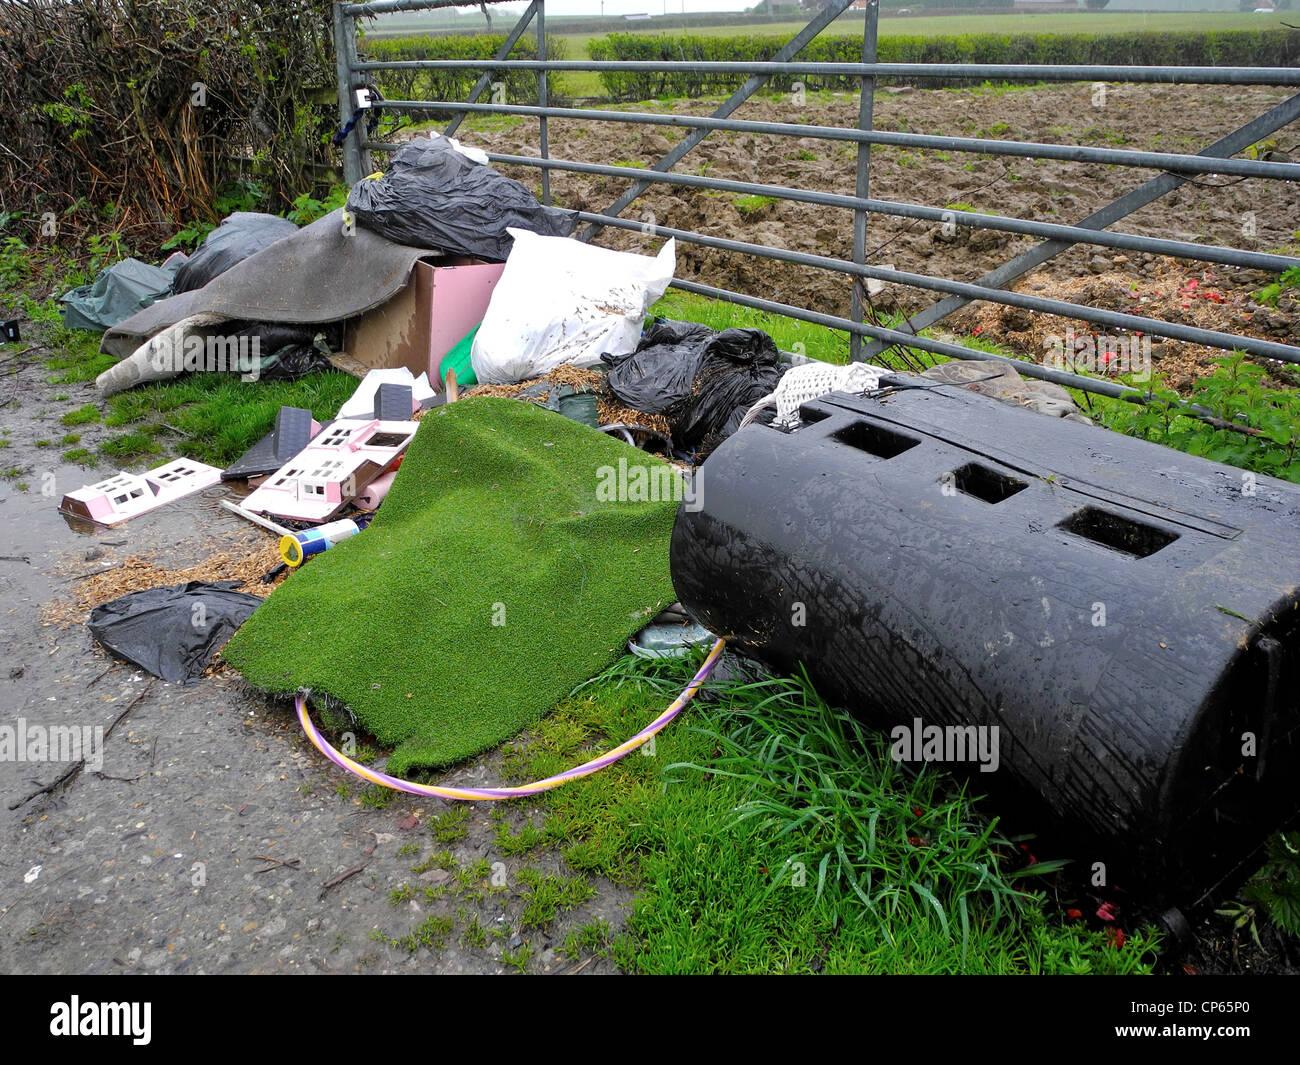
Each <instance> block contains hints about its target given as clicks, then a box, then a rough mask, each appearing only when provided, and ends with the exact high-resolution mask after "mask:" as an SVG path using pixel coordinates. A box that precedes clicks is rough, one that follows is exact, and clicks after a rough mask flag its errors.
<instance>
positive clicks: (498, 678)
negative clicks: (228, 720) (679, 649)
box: [223, 398, 677, 775]
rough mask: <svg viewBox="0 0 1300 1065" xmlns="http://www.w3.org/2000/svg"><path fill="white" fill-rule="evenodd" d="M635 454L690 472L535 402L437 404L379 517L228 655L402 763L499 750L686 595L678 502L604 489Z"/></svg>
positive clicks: (265, 609)
mask: <svg viewBox="0 0 1300 1065" xmlns="http://www.w3.org/2000/svg"><path fill="white" fill-rule="evenodd" d="M620 459H622V460H623V461H624V462H625V463H626V464H627V467H628V469H629V471H631V470H632V469H633V468H635V467H637V466H642V467H645V468H647V469H648V470H650V471H655V470H663V471H664V474H666V476H664V475H660V477H659V478H657V480H658V482H659V483H660V485H661V486H662V485H667V484H670V483H672V482H670V481H669V477H672V478H675V477H676V476H677V475H676V474H675V473H672V471H671V470H669V469H668V467H667V466H666V464H665V463H663V462H662V461H661V460H659V459H656V458H654V457H652V456H649V455H646V454H645V453H644V452H640V451H637V450H635V449H634V448H630V447H628V446H627V445H625V444H623V443H621V442H619V441H617V440H614V439H612V438H611V437H609V436H606V435H604V434H602V433H598V432H596V431H594V430H592V429H589V428H587V427H586V426H583V425H579V424H578V423H577V422H573V421H569V420H568V419H566V418H563V417H560V416H559V415H557V414H553V413H551V412H550V411H546V410H541V409H538V408H536V407H534V406H533V405H532V404H528V403H520V402H518V401H516V400H509V399H488V398H485V399H465V400H462V401H460V402H459V403H454V404H450V405H448V406H446V407H439V408H437V409H435V410H432V411H430V412H429V413H428V414H427V415H426V416H425V417H424V418H422V419H421V421H420V429H419V432H418V433H417V434H416V437H415V440H414V441H413V442H412V444H411V446H410V448H409V449H408V451H407V455H406V459H405V461H404V462H403V464H402V468H401V470H400V472H399V473H398V476H397V479H396V480H395V481H394V483H393V488H392V490H391V491H390V492H389V494H388V498H387V499H386V500H385V501H384V505H383V506H382V507H381V508H380V510H379V513H378V515H377V517H376V518H375V520H374V522H373V523H371V525H370V527H369V528H368V529H366V530H365V532H363V533H362V534H361V535H359V536H355V537H353V538H351V539H349V540H345V541H343V542H342V543H340V544H338V545H337V546H335V547H332V548H330V550H328V551H327V552H325V553H324V554H322V555H319V556H317V557H316V558H314V559H312V560H311V561H310V562H308V563H307V564H306V565H305V566H303V567H302V569H301V571H299V572H296V573H294V574H293V575H292V576H291V577H290V578H289V579H288V580H287V581H285V582H284V584H283V585H282V586H281V587H280V588H278V589H277V590H276V591H275V592H274V594H272V595H271V597H270V598H269V599H268V600H267V601H266V603H265V604H264V605H263V606H262V607H261V608H260V609H259V610H257V611H256V612H255V613H254V614H253V616H252V617H251V618H249V620H248V621H247V622H246V623H245V624H244V626H243V627H242V628H241V629H240V630H239V632H238V633H236V634H235V636H234V638H233V639H231V641H230V642H229V643H228V644H227V645H226V648H225V650H224V652H223V653H224V657H225V658H226V659H227V661H229V662H230V663H231V664H232V665H234V666H235V667H236V668H238V669H239V670H241V671H242V672H243V674H244V676H245V678H246V679H247V680H248V681H249V682H250V683H251V684H253V685H255V686H257V687H259V688H263V689H265V690H267V691H272V692H293V691H297V690H298V689H300V688H308V689H311V691H312V692H313V693H314V694H316V695H320V694H321V693H325V694H328V695H329V696H332V697H333V698H334V699H336V700H338V701H340V702H342V703H344V704H346V706H347V707H348V708H349V709H350V710H351V711H352V713H353V714H355V716H356V719H357V722H358V724H359V725H360V726H361V727H362V728H365V729H367V730H368V731H369V732H371V733H372V734H373V735H374V736H375V738H376V739H378V740H379V742H380V743H382V744H385V745H395V746H396V749H395V750H394V752H393V755H392V757H391V758H390V759H389V762H388V766H387V770H388V772H390V773H394V774H397V775H401V774H403V773H405V772H407V771H408V770H410V769H411V768H412V767H420V766H428V767H434V766H442V765H446V764H448V763H451V762H455V761H458V760H460V759H462V758H466V757H469V756H470V755H474V754H477V753H479V752H480V751H483V750H486V749H488V748H491V747H494V746H496V745H498V744H500V743H501V742H502V741H503V740H506V739H508V738H509V737H511V736H513V735H515V734H516V733H518V732H519V731H520V730H521V729H522V728H524V727H525V726H526V725H528V724H529V723H531V722H533V721H536V720H537V719H538V718H540V717H542V716H543V715H544V714H545V713H546V712H547V710H549V709H550V708H551V707H552V706H554V705H555V704H556V703H557V702H558V701H559V700H561V699H563V698H564V697H565V696H567V695H568V694H569V693H570V692H571V691H572V690H573V688H574V687H575V686H576V685H578V684H580V683H581V682H582V681H584V680H586V679H587V678H588V677H591V676H593V675H594V674H596V673H598V672H600V671H601V669H603V668H604V667H605V666H607V665H608V664H609V663H610V662H611V661H612V660H613V659H615V658H616V657H617V656H618V655H619V654H621V653H622V651H623V648H624V646H625V643H626V641H627V639H628V637H629V636H631V635H632V634H633V633H634V632H636V631H637V630H638V629H639V628H640V627H641V626H642V625H644V624H645V623H646V622H647V621H648V620H649V619H650V618H651V617H653V616H654V614H655V613H656V612H657V611H658V609H659V608H660V607H662V606H663V605H664V604H666V603H668V602H671V601H672V599H673V590H672V581H671V580H670V578H669V574H668V538H669V534H670V533H671V531H672V525H673V518H674V515H675V513H676V509H677V504H676V502H674V501H673V500H672V499H671V498H664V494H665V493H663V492H662V490H661V491H660V492H659V493H658V496H659V499H660V501H659V502H641V501H636V502H633V501H622V502H620V501H610V500H607V499H605V498H604V497H605V496H606V495H608V493H607V492H606V491H605V489H606V488H607V487H608V486H610V485H612V483H613V480H612V478H611V473H610V471H611V470H613V471H617V469H618V467H619V460H620ZM624 483H625V484H628V485H631V484H632V478H631V477H629V478H628V479H627V480H626V481H625V482H624ZM626 494H628V495H631V494H632V493H631V492H628V493H626Z"/></svg>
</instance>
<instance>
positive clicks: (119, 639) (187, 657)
mask: <svg viewBox="0 0 1300 1065" xmlns="http://www.w3.org/2000/svg"><path fill="white" fill-rule="evenodd" d="M242 583H243V582H242V581H213V582H212V583H205V582H203V581H190V582H189V583H187V584H173V585H164V586H161V587H158V588H149V589H146V590H145V591H143V592H131V593H130V594H129V595H123V596H120V597H119V598H117V599H114V600H112V601H111V602H108V603H103V604H101V605H100V606H97V607H95V609H94V610H92V611H91V612H90V618H89V620H88V621H87V622H86V624H87V626H88V627H89V629H90V631H91V634H92V635H93V636H94V637H95V639H97V640H98V641H99V642H100V643H101V644H103V645H104V647H105V648H106V649H108V650H109V651H112V652H113V654H115V655H118V656H119V657H121V658H125V659H126V660H127V661H128V662H130V663H132V664H133V665H137V666H139V667H140V668H141V669H143V670H147V671H148V672H150V673H152V674H153V675H154V676H155V677H161V678H162V679H163V680H179V681H187V682H188V681H191V680H194V679H195V678H196V677H199V676H200V675H202V673H203V671H204V670H205V669H207V667H208V663H209V662H210V661H211V660H212V656H213V655H214V654H216V653H217V651H219V650H221V648H222V647H224V646H225V645H226V641H227V640H229V639H230V637H231V636H233V635H234V634H235V630H236V629H238V628H239V626H240V625H242V624H243V623H244V622H245V621H247V620H248V616H249V615H250V614H252V612H253V611H254V610H256V609H257V608H258V607H259V606H261V605H262V600H261V599H259V598H258V597H257V596H255V595H248V594H247V593H246V592H236V591H234V589H235V588H238V587H239V586H240V584H242Z"/></svg>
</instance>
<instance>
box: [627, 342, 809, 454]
mask: <svg viewBox="0 0 1300 1065" xmlns="http://www.w3.org/2000/svg"><path fill="white" fill-rule="evenodd" d="M603 359H604V361H605V362H606V363H608V364H609V367H610V371H609V387H610V390H611V391H612V392H613V393H614V395H615V396H617V397H618V399H619V401H620V402H621V403H622V404H623V405H624V406H626V407H630V408H632V409H633V410H639V411H643V412H645V413H646V414H662V415H663V416H664V417H665V418H667V419H668V423H669V425H670V426H671V429H672V435H673V443H674V444H675V445H676V446H677V447H679V448H687V449H696V448H703V449H705V450H708V449H711V448H712V447H715V446H716V445H717V444H718V443H720V442H721V441H722V440H723V439H725V438H726V437H727V436H729V435H730V434H731V433H733V432H734V431H735V430H736V427H737V426H738V425H739V424H740V419H741V418H742V417H743V416H744V413H745V411H747V410H748V409H749V408H750V407H751V406H753V405H754V404H755V403H757V402H758V401H759V400H760V399H763V398H764V397H765V396H769V395H771V394H772V392H774V391H775V390H776V386H777V383H778V382H779V381H780V380H781V376H782V374H784V373H785V370H786V369H787V367H785V366H783V365H782V364H781V363H780V362H779V355H778V352H777V347H776V344H775V343H774V342H773V340H772V338H771V337H770V336H768V335H767V334H766V333H764V332H763V331H762V330H761V329H724V330H722V331H721V332H718V331H717V330H714V329H710V328H709V327H708V326H706V325H700V324H698V323H696V322H673V321H664V322H656V323H655V324H654V325H652V326H651V327H650V328H649V329H647V330H646V331H645V333H643V334H642V336H641V342H640V343H639V344H638V345H637V348H636V350H635V351H634V352H632V353H631V354H630V355H605V356H603Z"/></svg>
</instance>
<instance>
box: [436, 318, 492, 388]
mask: <svg viewBox="0 0 1300 1065" xmlns="http://www.w3.org/2000/svg"><path fill="white" fill-rule="evenodd" d="M480 324H482V323H480ZM477 332H478V326H477V325H476V326H475V327H474V328H473V329H471V330H470V331H469V332H468V333H466V334H465V335H464V336H463V337H461V338H460V340H458V341H457V342H456V346H455V347H454V348H452V349H451V350H450V351H449V352H447V354H446V355H444V356H443V357H442V362H440V363H439V364H438V376H439V377H440V378H442V383H443V385H444V386H446V384H447V371H448V370H455V371H456V384H457V386H459V387H460V388H468V387H469V386H470V385H476V384H478V378H477V377H475V376H474V367H473V365H472V364H471V363H470V361H469V349H470V348H471V347H473V346H474V334H475V333H477Z"/></svg>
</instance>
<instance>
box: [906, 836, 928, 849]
mask: <svg viewBox="0 0 1300 1065" xmlns="http://www.w3.org/2000/svg"><path fill="white" fill-rule="evenodd" d="M907 842H908V843H910V844H911V845H912V846H913V847H928V846H929V844H928V843H926V841H925V840H923V839H922V838H921V837H920V836H908V837H907Z"/></svg>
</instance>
